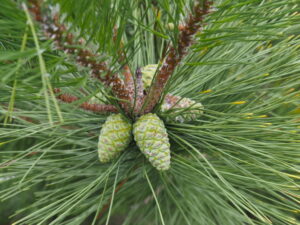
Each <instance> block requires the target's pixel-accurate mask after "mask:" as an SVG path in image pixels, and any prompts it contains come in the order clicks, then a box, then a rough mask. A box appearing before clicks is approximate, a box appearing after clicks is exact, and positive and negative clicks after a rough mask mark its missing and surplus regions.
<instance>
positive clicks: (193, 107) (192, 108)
mask: <svg viewBox="0 0 300 225" xmlns="http://www.w3.org/2000/svg"><path fill="white" fill-rule="evenodd" d="M203 108H204V107H203V105H202V104H201V103H200V102H195V101H194V100H192V99H190V98H182V99H181V97H178V96H173V99H172V100H168V99H166V98H165V100H164V102H163V104H162V105H161V111H162V112H165V111H167V110H169V109H171V110H172V113H171V114H169V116H167V117H166V120H167V121H177V122H181V123H183V122H189V121H193V120H195V119H197V118H199V117H201V116H202V114H203ZM172 114H173V115H174V114H179V115H175V116H172Z"/></svg>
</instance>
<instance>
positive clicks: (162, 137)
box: [133, 113, 171, 170]
mask: <svg viewBox="0 0 300 225" xmlns="http://www.w3.org/2000/svg"><path fill="white" fill-rule="evenodd" d="M133 135H134V139H135V141H136V143H137V145H138V147H139V148H140V150H141V152H142V153H143V154H144V155H145V156H146V158H147V159H148V160H149V161H150V163H151V164H152V165H153V166H154V167H155V168H156V169H158V170H168V169H169V168H170V159H171V152H170V143H169V138H168V134H167V130H166V128H165V125H164V123H163V121H162V120H161V119H160V118H159V117H158V116H157V115H156V114H152V113H148V114H146V115H143V116H141V117H140V118H139V119H138V120H137V121H136V122H135V124H134V125H133Z"/></svg>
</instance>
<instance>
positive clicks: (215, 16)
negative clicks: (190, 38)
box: [0, 0, 300, 225]
mask: <svg viewBox="0 0 300 225" xmlns="http://www.w3.org/2000/svg"><path fill="white" fill-rule="evenodd" d="M23 2H25V4H26V1H13V0H2V1H1V7H0V120H1V124H0V200H1V202H0V212H1V213H0V224H10V223H13V222H15V224H113V220H114V218H117V220H119V221H116V224H139V225H140V224H172V225H173V224H192V225H194V224H200V225H206V224H207V225H213V224H216V225H217V224H220V225H227V224H228V225H234V224H236V225H241V224H245V225H246V224H247V225H248V224H253V225H254V224H255V225H258V224H263V225H265V224H275V225H281V224H298V223H300V218H299V213H300V207H299V205H300V204H299V203H300V197H299V186H300V183H299V178H300V176H299V170H300V166H299V165H300V157H299V156H300V134H299V131H300V124H299V120H300V118H299V99H300V96H299V95H300V92H299V88H300V79H299V71H300V63H299V62H300V61H299V59H300V54H299V47H300V39H299V36H298V34H299V28H300V16H299V13H298V12H299V1H296V0H286V1H281V0H272V1H258V0H248V1H242V0H234V1H229V0H228V1H226V0H224V1H221V0H218V1H214V10H213V12H212V13H211V14H210V15H209V16H208V17H206V20H205V23H206V24H207V25H206V26H205V29H204V30H203V31H201V32H199V33H198V34H197V37H196V40H197V41H196V42H195V44H194V45H193V46H192V49H191V51H190V53H189V55H188V56H187V57H186V59H185V60H184V62H182V63H181V65H180V66H179V67H178V69H177V70H176V72H175V74H174V75H173V77H172V79H171V80H170V82H169V85H168V88H167V89H166V92H171V93H173V94H176V95H180V96H183V97H189V98H192V99H193V100H196V101H199V102H201V103H202V104H203V105H204V107H205V112H204V115H203V117H201V118H200V119H198V120H196V121H193V122H190V123H185V124H180V123H166V127H167V130H168V134H169V137H170V141H171V151H172V164H171V165H172V166H171V169H170V170H169V171H167V172H164V173H159V172H157V171H156V170H155V169H154V168H153V167H151V165H150V164H149V163H148V161H147V160H145V158H144V156H143V155H142V154H141V153H140V152H139V150H138V149H137V147H136V145H135V143H131V145H130V146H129V147H128V149H127V150H126V151H125V152H124V154H122V155H121V157H120V158H118V159H117V160H116V161H115V162H113V163H111V164H100V163H99V161H98V158H97V149H96V148H97V138H98V135H99V131H100V129H101V126H102V124H103V123H104V121H105V118H106V116H107V115H100V114H93V113H91V112H87V111H83V110H81V109H78V107H77V106H78V105H79V104H80V103H81V102H82V101H85V100H87V99H89V98H91V97H93V96H94V95H95V94H96V93H98V92H99V91H100V90H102V91H106V92H107V94H108V95H109V92H108V91H107V90H103V86H102V85H101V84H100V83H98V82H97V81H95V80H94V79H92V78H91V77H90V76H89V70H88V68H83V67H81V66H79V65H78V64H76V62H75V59H74V57H73V56H69V55H67V54H65V53H64V52H61V51H59V50H57V49H56V47H55V44H54V43H53V42H52V41H51V40H47V39H46V38H45V36H44V35H43V32H42V30H41V29H40V26H39V24H35V31H36V33H37V34H36V37H38V40H39V41H38V45H37V42H35V41H34V37H35V34H34V33H33V32H32V28H33V27H31V26H30V24H29V23H28V20H29V17H28V16H26V14H25V11H24V8H22V3H23ZM55 3H59V5H60V8H61V12H63V13H64V14H63V15H64V16H63V18H64V21H65V23H66V24H68V27H69V29H70V30H71V31H72V32H74V33H76V35H77V36H78V37H84V38H85V39H86V40H87V43H86V46H87V47H89V48H92V49H93V51H96V52H99V53H101V56H102V58H103V59H105V60H107V61H108V62H109V63H110V65H111V68H113V69H114V70H115V71H118V70H119V69H120V68H121V66H122V63H119V62H118V60H117V58H118V50H119V49H120V45H121V40H123V42H124V50H125V51H126V54H127V59H126V63H128V64H129V65H130V67H131V69H132V70H133V71H134V70H135V69H137V68H138V67H142V66H145V65H147V64H151V63H158V62H159V59H160V58H161V55H162V54H163V51H164V48H165V46H166V45H167V43H169V42H172V43H174V44H175V43H176V40H177V38H178V30H177V29H176V27H177V25H178V24H179V22H180V21H183V18H185V17H186V16H187V15H188V14H189V12H190V9H191V6H192V3H193V1H185V0H176V1H167V0H158V1H138V0H137V1H129V0H122V1H121V0H120V1H119V0H114V1H111V0H101V1H99V0H89V1H77V0H76V1H75V0H56V1H47V3H45V4H44V13H45V14H50V13H51V12H50V10H49V9H50V8H52V11H56V10H57V8H58V7H50V6H51V5H52V6H54V4H55ZM168 23H173V24H175V29H174V30H171V29H169V28H168ZM116 24H117V25H118V27H119V28H118V33H117V41H116V42H114V41H113V40H112V39H113V38H112V37H113V32H112V30H113V27H114V26H115V25H116ZM50 87H60V88H62V89H63V90H64V91H66V92H69V93H73V94H74V95H77V96H79V97H83V100H82V101H79V102H76V103H74V104H70V105H67V104H63V103H61V102H57V101H56V100H55V97H54V96H53V95H51V93H49V92H48V91H47V90H48V89H49V88H50ZM79 87H80V88H81V89H80V90H81V91H78V90H79ZM160 116H161V117H162V118H164V117H165V115H163V114H161V115H160ZM120 182H122V183H121V184H123V186H122V187H121V188H120V189H118V187H120ZM116 190H118V191H116ZM107 203H108V205H107ZM103 207H107V209H106V210H105V211H102V209H103ZM99 212H103V213H101V215H100V217H98V216H97V215H99ZM9 216H10V217H9ZM97 217H98V218H97Z"/></svg>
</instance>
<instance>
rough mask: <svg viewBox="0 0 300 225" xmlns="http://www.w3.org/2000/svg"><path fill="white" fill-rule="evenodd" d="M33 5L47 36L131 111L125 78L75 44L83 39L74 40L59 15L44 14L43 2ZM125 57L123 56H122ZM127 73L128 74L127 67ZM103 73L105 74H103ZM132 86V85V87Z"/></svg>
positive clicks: (36, 0)
mask: <svg viewBox="0 0 300 225" xmlns="http://www.w3.org/2000/svg"><path fill="white" fill-rule="evenodd" d="M30 3H31V5H32V7H31V8H30V10H31V12H32V13H33V14H34V16H35V19H36V20H37V21H38V22H40V23H41V24H42V26H43V28H44V31H45V34H46V36H47V37H49V38H51V39H53V40H54V41H55V43H56V45H57V46H58V48H59V49H60V50H63V51H64V52H65V53H68V54H72V55H76V61H77V62H78V63H80V64H81V65H82V66H85V67H88V68H90V69H91V71H92V72H91V74H92V76H93V77H95V78H97V79H98V80H99V81H100V82H102V83H103V84H104V85H105V86H106V87H107V88H110V87H111V89H112V91H113V93H114V94H115V95H116V96H117V97H118V98H119V99H120V102H119V103H120V105H121V106H122V108H123V109H125V111H126V112H129V111H130V104H129V103H130V94H131V93H130V91H128V90H127V88H126V86H125V84H124V82H123V80H121V79H120V78H119V77H118V74H116V73H114V72H113V71H112V70H111V69H110V68H109V67H108V66H107V63H106V62H97V60H96V58H97V54H95V53H92V52H91V51H89V50H87V49H83V48H79V47H75V46H81V45H82V44H83V42H84V40H83V39H81V40H79V41H75V40H74V35H73V34H72V33H69V32H67V28H66V26H65V25H63V24H60V22H59V16H58V15H56V16H55V17H54V18H49V17H47V16H43V15H42V13H41V3H40V1H39V0H30ZM122 57H123V56H122ZM125 70H126V72H125V74H128V71H127V68H126V69H125ZM103 74H105V75H104V76H103ZM130 88H131V87H130Z"/></svg>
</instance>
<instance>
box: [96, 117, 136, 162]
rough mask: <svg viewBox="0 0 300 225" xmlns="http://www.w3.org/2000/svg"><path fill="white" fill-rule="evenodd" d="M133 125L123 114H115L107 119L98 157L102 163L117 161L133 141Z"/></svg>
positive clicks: (102, 131) (103, 128) (101, 133)
mask: <svg viewBox="0 0 300 225" xmlns="http://www.w3.org/2000/svg"><path fill="white" fill-rule="evenodd" d="M131 130H132V124H131V123H129V122H128V121H127V120H126V119H125V118H124V116H123V115H122V114H113V115H110V116H109V117H107V119H106V121H105V123H104V124H103V126H102V129H101V132H100V136H99V142H98V155H99V160H100V162H103V163H106V162H109V161H111V160H113V159H115V158H116V157H117V156H118V155H119V154H120V153H121V152H122V151H123V150H124V149H125V148H126V147H127V146H128V145H129V143H130V141H131V138H132V136H131Z"/></svg>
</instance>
